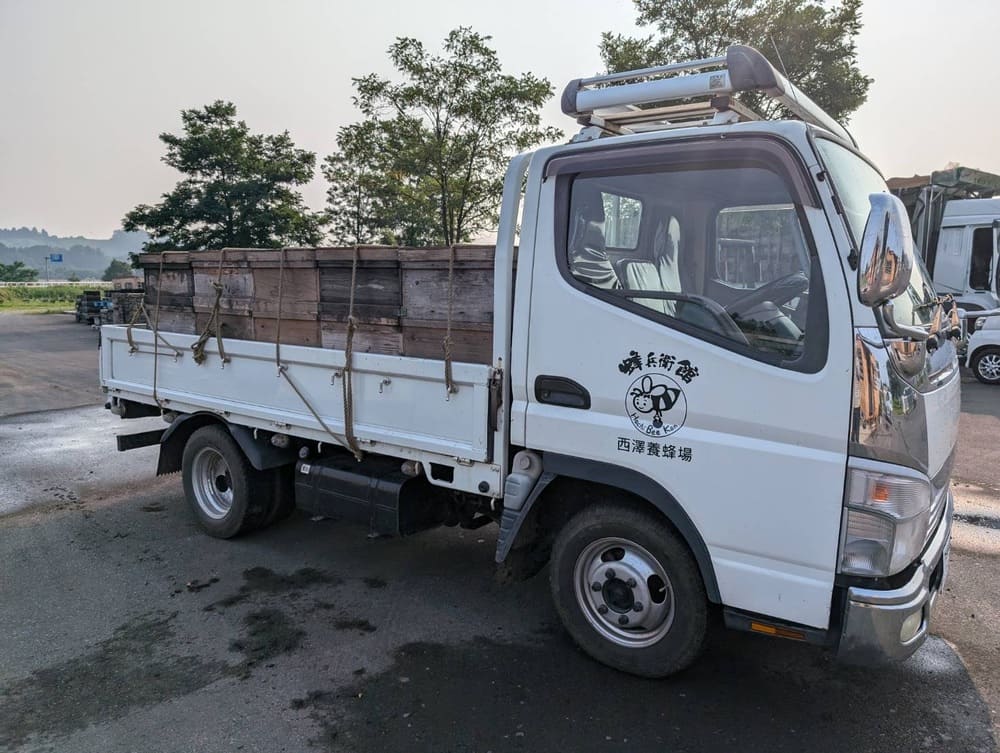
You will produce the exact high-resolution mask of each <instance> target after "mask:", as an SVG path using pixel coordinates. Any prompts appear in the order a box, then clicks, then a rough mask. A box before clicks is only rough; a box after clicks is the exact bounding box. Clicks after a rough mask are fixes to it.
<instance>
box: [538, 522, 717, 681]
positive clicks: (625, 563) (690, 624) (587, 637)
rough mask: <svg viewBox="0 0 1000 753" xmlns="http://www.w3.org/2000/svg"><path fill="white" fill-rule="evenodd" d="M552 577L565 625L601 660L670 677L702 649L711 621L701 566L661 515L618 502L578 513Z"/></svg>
mask: <svg viewBox="0 0 1000 753" xmlns="http://www.w3.org/2000/svg"><path fill="white" fill-rule="evenodd" d="M550 585H551V588H552V598H553V600H554V601H555V606H556V610H557V611H558V612H559V616H560V618H561V619H562V622H563V624H564V625H565V627H566V629H567V631H569V633H570V635H572V636H573V638H574V640H576V642H577V643H578V644H579V645H580V647H581V648H582V649H583V650H584V651H586V652H587V653H588V654H590V655H591V656H592V657H594V658H595V659H597V660H598V661H600V662H602V663H604V664H607V665H609V666H611V667H614V668H616V669H620V670H623V671H625V672H629V673H631V674H635V675H641V676H644V677H665V676H667V675H671V674H674V673H675V672H679V671H680V670H682V669H684V668H685V667H687V666H689V665H690V664H691V663H692V662H693V661H694V660H695V659H696V658H697V657H698V654H699V653H700V652H701V648H702V644H703V643H704V639H705V632H706V630H707V624H708V604H707V599H706V596H705V588H704V585H703V583H702V580H701V574H700V573H699V571H698V567H697V565H696V563H695V562H694V558H693V557H692V556H691V553H690V551H689V550H688V548H687V545H686V544H685V543H684V542H683V541H682V540H681V539H680V537H679V536H678V535H677V533H676V532H675V531H674V530H673V528H671V527H670V526H669V525H668V524H667V523H666V521H664V520H663V519H661V518H658V517H656V516H654V515H651V514H648V513H644V512H641V511H638V510H634V509H631V508H628V507H619V506H602V507H594V508H591V509H589V510H584V511H583V512H581V513H579V514H578V515H577V516H576V517H574V518H573V519H571V520H570V521H569V522H568V523H567V524H566V526H565V527H564V528H563V529H562V531H561V532H560V533H559V536H558V538H557V539H556V542H555V544H554V546H553V549H552V569H551V573H550Z"/></svg>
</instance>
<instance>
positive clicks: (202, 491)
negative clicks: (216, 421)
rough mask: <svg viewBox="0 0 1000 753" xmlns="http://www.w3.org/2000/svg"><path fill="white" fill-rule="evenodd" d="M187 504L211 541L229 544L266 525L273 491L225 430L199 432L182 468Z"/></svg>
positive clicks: (208, 428) (211, 428)
mask: <svg viewBox="0 0 1000 753" xmlns="http://www.w3.org/2000/svg"><path fill="white" fill-rule="evenodd" d="M181 472H182V476H183V480H184V493H185V496H186V497H187V500H188V504H189V505H190V506H191V510H192V512H194V516H195V518H196V519H197V521H198V524H199V525H200V526H201V528H202V530H204V531H205V533H207V534H208V535H209V536H214V537H216V538H219V539H228V538H232V537H233V536H236V535H238V534H240V533H245V532H247V531H250V530H252V529H254V528H257V527H259V526H260V525H262V524H263V523H264V522H265V521H266V518H267V514H268V512H269V509H270V497H271V494H270V492H271V486H270V485H269V484H268V483H267V481H268V479H267V478H266V477H265V476H264V474H262V473H261V472H260V471H257V470H256V469H254V467H253V466H252V465H250V461H249V460H247V458H246V455H244V454H243V451H242V450H241V449H240V447H239V445H238V444H236V441H235V440H234V439H233V437H232V435H231V434H230V433H229V432H228V431H226V429H225V428H223V427H221V426H205V427H202V428H201V429H198V430H197V431H196V432H195V433H194V434H192V435H191V438H190V439H189V440H188V441H187V444H186V445H185V446H184V457H183V460H182V464H181Z"/></svg>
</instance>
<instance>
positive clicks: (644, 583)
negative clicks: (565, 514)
mask: <svg viewBox="0 0 1000 753" xmlns="http://www.w3.org/2000/svg"><path fill="white" fill-rule="evenodd" d="M573 583H574V590H575V592H576V601H577V604H579V606H580V610H581V611H582V612H583V614H584V616H585V617H586V618H587V621H588V622H589V623H590V624H591V626H592V627H593V628H594V629H595V630H597V632H598V633H600V634H601V636H602V637H604V638H606V639H607V640H609V641H611V642H612V643H614V644H616V645H618V646H624V647H626V648H643V647H644V646H650V645H652V644H654V643H656V642H657V641H659V640H660V639H661V638H662V637H663V636H664V635H666V633H667V632H668V631H669V630H670V626H671V625H672V624H673V622H674V591H673V587H672V586H671V583H670V578H668V577H667V573H666V571H665V570H664V569H663V566H662V565H661V564H660V563H659V562H658V561H657V559H656V557H654V556H653V555H652V554H650V553H649V551H648V550H647V549H645V548H644V547H642V546H640V545H639V544H636V543H635V542H634V541H629V540H628V539H621V538H604V539H598V540H597V541H594V542H592V543H590V544H589V545H587V546H586V547H585V548H584V550H583V551H582V552H580V556H578V557H577V558H576V565H575V566H574V568H573Z"/></svg>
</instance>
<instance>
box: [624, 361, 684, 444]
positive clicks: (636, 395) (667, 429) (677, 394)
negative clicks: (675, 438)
mask: <svg viewBox="0 0 1000 753" xmlns="http://www.w3.org/2000/svg"><path fill="white" fill-rule="evenodd" d="M625 411H626V413H627V414H628V417H629V419H631V421H632V425H633V426H635V428H636V429H638V430H639V431H640V432H642V433H643V434H645V435H646V436H649V437H665V436H667V435H668V434H673V433H674V432H675V431H677V430H678V429H679V428H681V426H683V425H684V420H685V419H686V418H687V400H686V399H685V397H684V391H683V390H682V389H681V388H680V385H678V384H677V382H675V381H674V380H673V379H671V378H670V377H668V376H666V375H665V374H643V375H642V376H641V377H639V378H638V379H636V380H635V381H634V382H632V384H631V385H629V388H628V393H627V394H626V396H625Z"/></svg>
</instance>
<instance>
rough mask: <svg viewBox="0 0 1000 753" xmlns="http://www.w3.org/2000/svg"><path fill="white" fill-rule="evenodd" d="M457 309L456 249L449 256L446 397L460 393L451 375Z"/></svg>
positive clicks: (445, 340)
mask: <svg viewBox="0 0 1000 753" xmlns="http://www.w3.org/2000/svg"><path fill="white" fill-rule="evenodd" d="M454 307H455V247H454V246H452V247H451V251H450V253H449V254H448V328H447V330H445V336H444V342H443V343H442V345H443V347H444V385H445V395H446V397H450V396H451V395H454V394H455V393H456V392H458V386H457V385H456V384H455V380H454V378H453V377H452V373H451V346H452V339H451V314H452V309H453V308H454Z"/></svg>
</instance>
